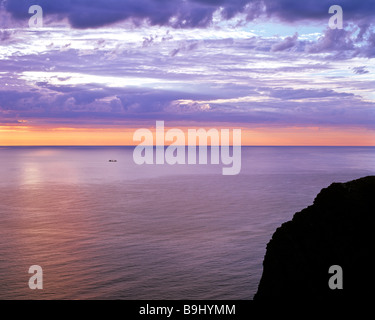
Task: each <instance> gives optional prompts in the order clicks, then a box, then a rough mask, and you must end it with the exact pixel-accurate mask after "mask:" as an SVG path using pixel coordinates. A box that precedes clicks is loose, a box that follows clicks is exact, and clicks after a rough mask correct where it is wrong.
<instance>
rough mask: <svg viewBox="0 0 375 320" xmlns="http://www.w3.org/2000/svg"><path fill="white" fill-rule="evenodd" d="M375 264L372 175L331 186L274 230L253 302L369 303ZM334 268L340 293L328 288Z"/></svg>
mask: <svg viewBox="0 0 375 320" xmlns="http://www.w3.org/2000/svg"><path fill="white" fill-rule="evenodd" d="M374 262H375V176H369V177H364V178H361V179H358V180H354V181H350V182H346V183H333V184H331V185H330V186H329V187H328V188H325V189H323V190H321V192H320V193H319V194H318V196H317V197H316V198H315V200H314V204H313V205H311V206H309V207H307V208H305V209H303V210H302V211H300V212H297V213H296V214H295V215H294V217H293V219H292V220H291V221H288V222H286V223H283V224H282V225H281V227H279V228H277V230H276V232H275V233H274V234H273V236H272V239H271V240H270V242H269V243H268V245H267V251H266V255H265V258H264V261H263V274H262V278H261V280H260V283H259V287H258V291H257V293H256V294H255V296H254V300H265V299H283V300H285V299H288V300H290V299H299V300H300V299H306V298H309V299H310V298H312V299H335V298H337V299H341V298H371V297H374V296H375V281H374V280H375V263H374ZM332 265H339V266H340V267H341V268H342V271H343V273H342V275H343V277H342V280H343V283H342V284H343V287H342V289H335V290H332V289H330V288H329V285H328V282H329V279H330V278H331V277H332V276H333V274H329V272H328V270H329V268H330V266H332ZM292 301H293V300H290V302H292Z"/></svg>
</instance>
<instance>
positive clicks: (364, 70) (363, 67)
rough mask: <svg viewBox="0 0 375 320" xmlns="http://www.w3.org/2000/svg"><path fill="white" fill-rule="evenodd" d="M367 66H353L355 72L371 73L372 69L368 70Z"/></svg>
mask: <svg viewBox="0 0 375 320" xmlns="http://www.w3.org/2000/svg"><path fill="white" fill-rule="evenodd" d="M365 68H366V66H361V67H354V68H352V70H353V72H354V73H355V74H366V73H369V72H370V71H368V70H366V69H365Z"/></svg>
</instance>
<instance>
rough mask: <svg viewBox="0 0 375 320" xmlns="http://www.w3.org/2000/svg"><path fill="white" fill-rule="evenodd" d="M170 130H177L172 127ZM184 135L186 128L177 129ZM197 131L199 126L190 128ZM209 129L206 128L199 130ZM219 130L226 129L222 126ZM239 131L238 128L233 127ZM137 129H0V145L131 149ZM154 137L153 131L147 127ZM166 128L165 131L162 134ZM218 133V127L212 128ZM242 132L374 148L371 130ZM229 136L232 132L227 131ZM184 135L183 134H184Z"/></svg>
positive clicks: (274, 139)
mask: <svg viewBox="0 0 375 320" xmlns="http://www.w3.org/2000/svg"><path fill="white" fill-rule="evenodd" d="M173 128H177V126H176V127H173ZM179 128H180V129H181V130H182V131H183V132H185V133H186V132H187V129H188V128H186V127H179ZM191 128H196V129H199V127H191ZM203 128H204V129H206V130H209V129H210V128H209V127H203ZM223 128H230V127H229V126H223ZM236 128H239V127H236ZM137 129H138V128H124V129H120V128H48V129H45V128H37V127H28V126H0V146H132V145H137V144H138V142H134V141H133V134H134V132H135V131H136V130H137ZM149 129H150V130H151V131H152V132H153V135H154V137H155V128H154V127H153V128H149ZM169 129H170V128H167V127H166V128H165V131H167V130H169ZM216 129H217V130H219V131H220V127H218V126H216ZM241 129H242V145H243V146H246V145H248V146H375V131H374V130H367V129H362V128H332V127H331V128H326V127H324V128H323V127H319V128H317V127H284V128H281V127H270V128H266V127H259V128H245V127H241ZM230 133H231V134H232V131H230ZM186 136H187V134H186Z"/></svg>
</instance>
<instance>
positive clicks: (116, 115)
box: [0, 0, 375, 145]
mask: <svg viewBox="0 0 375 320" xmlns="http://www.w3.org/2000/svg"><path fill="white" fill-rule="evenodd" d="M31 5H39V6H40V7H41V8H42V9H43V27H41V28H30V27H29V19H30V17H31V16H32V14H29V7H30V6H31ZM331 5H340V6H341V7H342V9H343V22H344V24H343V26H344V28H343V29H331V28H329V24H328V22H329V19H330V17H331V16H332V14H329V13H328V10H329V8H330V6H331ZM374 58H375V1H373V0H362V1H357V0H339V1H331V0H305V1H300V0H252V1H249V0H173V1H172V0H74V1H73V0H64V1H51V0H0V145H22V144H24V145H28V144H37V145H38V144H47V145H59V144H68V145H69V144H78V145H82V144H114V145H124V144H132V134H133V132H134V130H135V129H136V128H139V127H147V128H151V127H152V126H155V121H156V120H164V121H165V124H166V126H168V127H179V128H194V127H204V128H211V127H215V128H218V129H220V128H242V129H243V143H244V144H248V145H263V144H267V145H375V91H374V88H375V77H374V72H375V64H374Z"/></svg>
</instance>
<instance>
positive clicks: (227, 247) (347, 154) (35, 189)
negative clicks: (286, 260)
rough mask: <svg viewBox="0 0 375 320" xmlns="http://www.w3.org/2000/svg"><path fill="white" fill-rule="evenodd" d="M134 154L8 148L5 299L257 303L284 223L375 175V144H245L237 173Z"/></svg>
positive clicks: (0, 243) (1, 286)
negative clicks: (37, 277) (337, 188)
mask: <svg viewBox="0 0 375 320" xmlns="http://www.w3.org/2000/svg"><path fill="white" fill-rule="evenodd" d="M133 150H134V147H1V148H0V177H1V179H0V299H136V300H142V299H161V300H163V299H197V300H200V299H219V300H220V299H252V298H253V296H254V294H255V292H256V290H257V287H258V283H259V280H260V277H261V274H262V262H263V258H264V255H265V252H266V245H267V243H268V241H269V240H270V238H271V236H272V234H273V232H274V231H275V230H276V228H277V227H279V226H280V225H281V224H282V223H283V222H285V221H287V220H290V219H291V218H292V217H293V214H294V213H295V212H297V211H300V210H302V209H303V208H305V207H307V206H308V205H311V204H312V203H313V201H314V198H315V196H316V195H317V194H318V192H319V191H320V190H321V189H322V188H324V187H327V186H329V185H330V184H331V183H332V182H345V181H349V180H353V179H357V178H360V177H363V176H367V175H374V174H375V148H374V147H243V148H242V167H241V172H240V174H238V175H234V176H224V175H222V171H221V170H222V165H168V164H165V165H136V164H135V163H134V161H133ZM110 159H116V160H117V162H109V160H110ZM32 265H39V266H41V267H42V269H43V290H31V289H30V288H29V285H28V281H29V278H30V277H31V274H29V273H28V270H29V267H30V266H32Z"/></svg>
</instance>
